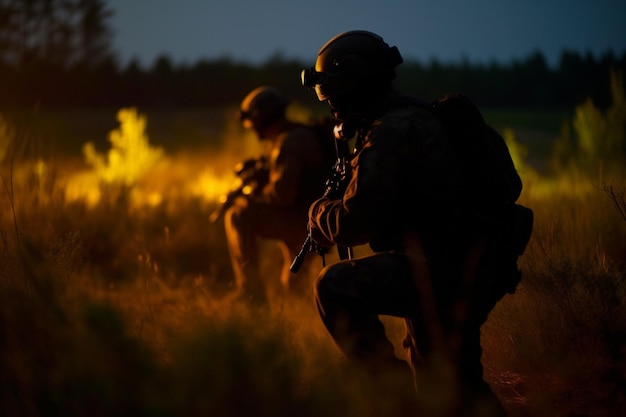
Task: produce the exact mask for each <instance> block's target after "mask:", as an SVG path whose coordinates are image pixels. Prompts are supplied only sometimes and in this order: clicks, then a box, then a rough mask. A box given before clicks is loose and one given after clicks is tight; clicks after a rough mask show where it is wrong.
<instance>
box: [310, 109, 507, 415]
mask: <svg viewBox="0 0 626 417" xmlns="http://www.w3.org/2000/svg"><path fill="white" fill-rule="evenodd" d="M461 157H462V155H457V154H456V153H455V150H454V149H453V148H452V147H451V145H450V143H449V141H448V139H447V137H446V135H445V133H444V132H443V127H442V125H441V123H440V121H439V120H438V119H437V118H436V117H435V116H434V114H433V113H432V112H430V111H428V110H427V109H425V108H423V107H420V106H415V105H402V106H400V107H398V106H393V105H391V104H390V105H389V106H388V111H387V112H386V113H385V114H384V115H383V116H381V117H379V118H378V119H377V120H375V121H374V122H373V123H371V125H370V126H368V127H366V128H365V131H364V132H363V133H362V146H361V147H360V150H358V151H357V152H356V154H355V156H354V158H353V159H352V161H351V167H352V177H351V180H350V182H349V184H348V185H347V189H346V191H345V194H344V196H343V198H342V199H338V200H332V199H329V198H322V199H318V200H317V201H315V202H314V203H313V204H312V205H311V207H310V212H309V217H310V221H309V228H310V233H311V236H312V237H313V239H314V240H315V241H316V242H318V243H320V244H322V245H323V246H330V245H333V244H337V245H342V246H356V245H362V244H369V245H370V247H371V249H372V251H373V254H372V255H369V256H366V257H363V258H357V259H353V260H345V261H341V262H339V263H336V264H333V265H329V266H327V267H325V268H324V269H323V270H322V271H321V273H320V274H319V276H318V279H317V282H316V285H315V286H316V303H317V306H318V309H319V312H320V315H321V318H322V320H323V322H324V324H325V326H326V327H327V329H328V331H329V332H330V334H331V335H332V337H333V338H334V340H335V342H336V343H337V344H338V346H339V347H340V348H341V349H342V350H343V352H344V353H345V354H346V355H347V356H348V357H349V358H351V359H353V360H354V361H356V362H357V363H359V364H360V365H362V367H363V368H364V369H366V370H368V371H369V372H370V374H372V375H374V376H378V375H381V373H382V372H388V371H389V370H390V369H395V370H398V371H399V372H400V373H402V372H403V369H404V370H405V372H406V373H407V374H406V375H405V377H406V378H409V377H410V378H411V380H412V381H413V380H414V382H415V383H416V384H417V388H418V393H419V392H420V389H419V388H420V375H421V373H422V371H423V370H426V369H432V366H434V364H435V363H436V362H435V359H437V358H441V357H444V358H447V360H448V361H451V363H453V364H454V365H453V368H454V369H457V370H458V375H457V376H456V377H455V379H454V381H455V383H458V384H459V385H460V387H461V391H460V398H456V399H455V400H456V401H458V402H459V403H462V404H465V405H467V404H468V403H469V402H470V401H483V400H484V401H486V403H488V404H489V406H492V407H493V408H495V409H496V410H497V411H496V412H495V413H494V415H504V410H503V409H502V407H501V405H500V403H499V401H498V400H497V398H496V397H495V395H493V393H492V392H491V390H490V388H489V386H488V385H487V383H486V382H485V381H484V380H483V368H482V365H481V353H482V350H481V345H480V327H481V325H482V324H483V323H484V322H485V320H486V319H487V315H488V313H489V311H491V309H492V308H493V306H494V305H495V303H496V301H497V300H498V299H499V298H500V297H501V296H503V295H504V293H503V292H499V293H497V294H487V292H486V291H485V290H483V288H487V287H486V285H487V282H486V281H488V280H489V279H495V278H499V276H497V275H498V274H507V275H508V276H513V275H514V278H513V279H515V277H518V271H517V265H516V261H517V257H516V256H512V255H509V254H505V255H504V256H503V254H501V253H499V251H500V249H499V248H500V247H501V246H499V245H498V244H497V243H492V242H497V240H498V239H499V237H498V235H497V234H498V232H497V230H499V229H501V227H500V226H497V225H496V222H498V221H500V220H499V219H500V218H501V217H502V216H504V214H502V215H500V214H499V215H498V216H489V217H487V218H486V219H485V220H479V219H480V218H483V219H484V218H485V217H484V216H483V217H478V216H477V214H478V213H476V211H475V209H474V208H473V207H471V206H470V203H469V202H470V201H472V199H471V196H468V195H467V190H468V189H469V187H467V184H466V183H465V179H464V173H463V172H462V170H461V169H460V168H459V165H460V164H459V163H458V162H459V158H461ZM477 163H479V162H477ZM502 221H504V219H502ZM485 242H489V244H485ZM468 254H469V255H468ZM513 287H514V285H513ZM379 315H389V316H395V317H400V318H404V319H405V323H406V326H407V338H406V339H405V347H406V348H407V350H408V354H409V355H408V359H409V362H410V364H411V365H412V369H413V375H409V374H408V370H409V368H408V367H406V364H404V363H403V362H402V361H401V360H399V359H397V358H396V356H395V354H394V348H393V345H392V343H391V342H390V341H389V340H388V339H387V336H386V333H385V328H384V326H383V323H382V322H381V321H380V319H379ZM424 372H425V371H424ZM405 382H406V381H405Z"/></svg>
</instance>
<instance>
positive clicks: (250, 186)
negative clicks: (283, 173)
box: [209, 157, 269, 223]
mask: <svg viewBox="0 0 626 417" xmlns="http://www.w3.org/2000/svg"><path fill="white" fill-rule="evenodd" d="M235 175H237V177H238V180H239V181H238V182H239V185H238V186H237V187H235V188H234V189H233V190H231V191H229V192H228V193H226V194H222V195H221V196H220V198H219V202H220V206H219V207H218V208H216V209H215V210H214V211H213V213H211V215H210V216H209V221H210V222H211V223H215V222H216V221H217V220H218V219H219V218H220V217H222V216H223V215H224V213H225V212H226V210H228V209H229V208H230V207H231V206H232V205H233V203H234V202H235V200H236V199H237V197H239V196H243V195H250V194H253V193H254V192H256V191H257V190H259V189H261V188H263V187H264V186H265V184H267V183H268V182H269V169H268V167H267V159H266V158H265V157H260V158H250V159H246V160H245V161H242V162H239V163H238V164H237V165H235Z"/></svg>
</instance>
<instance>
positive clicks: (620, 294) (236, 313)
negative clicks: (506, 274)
mask: <svg viewBox="0 0 626 417" xmlns="http://www.w3.org/2000/svg"><path fill="white" fill-rule="evenodd" d="M618 101H619V100H618ZM618 104H619V103H618ZM585 106H586V107H583V108H582V110H581V112H582V113H581V114H587V113H585V112H593V113H594V114H595V116H597V115H598V114H599V115H600V116H601V117H605V116H604V115H603V113H602V112H601V111H600V112H598V111H597V109H595V108H592V107H589V105H588V104H586V105H585ZM623 111H624V110H623V109H622V110H619V109H618V110H611V112H612V113H611V114H618V115H619V114H622V117H623V115H624V114H625V113H620V112H623ZM125 114H126V115H129V114H130V115H131V116H132V117H130V116H129V118H128V119H124V120H134V122H135V123H136V122H138V121H139V122H141V120H143V119H142V118H141V117H142V115H140V114H137V113H132V112H131V113H125ZM607 114H608V113H607ZM595 116H594V117H595ZM581 117H582V116H581ZM611 117H615V116H611ZM234 119H235V118H234V117H233V120H234ZM120 122H121V123H122V126H121V127H120V129H119V130H117V132H127V131H126V130H124V127H123V121H122V120H120ZM226 125H227V126H228V129H227V130H225V131H224V132H223V133H222V134H223V135H224V137H226V138H227V139H228V140H223V139H224V138H213V142H220V141H221V142H227V143H230V145H229V147H228V148H224V149H222V150H220V151H219V152H218V151H217V150H216V148H214V147H210V148H207V149H205V150H202V149H201V148H200V149H195V150H194V153H185V152H184V151H181V152H178V153H172V152H165V151H163V150H160V151H158V152H156V148H155V147H153V146H151V145H150V144H149V142H148V141H147V139H148V138H147V137H146V135H145V131H144V129H145V128H146V126H145V125H141V123H139V124H136V125H135V127H136V128H137V129H136V130H135V131H134V132H135V133H134V134H133V135H131V139H137V138H144V139H146V140H145V141H142V142H140V145H141V146H139V147H136V148H135V149H139V148H141V149H143V151H145V152H148V153H150V155H152V156H156V155H157V154H158V156H159V158H145V159H142V161H144V162H145V164H144V165H142V167H143V169H142V171H141V172H138V171H133V176H125V175H117V176H114V175H109V176H106V175H101V174H103V173H105V172H108V173H111V172H112V167H113V164H117V165H115V166H116V167H117V168H116V169H120V170H121V171H120V172H118V173H119V174H121V173H124V172H125V171H124V169H123V168H120V167H123V166H125V165H124V163H123V162H124V161H123V158H124V153H123V152H120V151H119V149H118V150H117V151H115V152H116V155H117V156H116V157H115V158H117V159H115V162H111V160H107V158H106V157H105V156H104V154H99V153H98V151H97V150H96V149H95V147H93V148H90V149H88V150H87V154H86V156H88V157H87V159H86V160H85V163H84V164H82V165H81V164H76V163H75V162H73V163H71V164H70V163H67V164H65V163H63V161H62V160H61V162H60V163H59V161H58V160H57V161H46V160H42V159H39V160H36V159H35V160H33V159H29V158H21V159H20V158H18V157H16V155H17V154H16V153H15V152H13V153H12V151H11V150H12V149H16V148H19V147H21V146H23V144H21V145H20V146H16V142H20V141H22V142H23V141H26V140H27V139H28V140H31V138H28V137H16V136H13V137H11V139H10V140H9V139H4V142H2V140H3V139H2V136H0V145H1V144H3V143H5V144H7V143H9V142H12V144H8V145H7V146H5V147H4V148H3V149H6V152H5V156H4V161H3V164H2V171H1V174H2V185H3V190H2V193H1V194H0V199H1V201H2V204H1V205H0V207H2V210H1V211H0V237H1V240H0V249H1V250H0V323H1V327H0V370H1V372H0V386H1V388H2V389H0V415H3V416H51V415H58V416H83V415H89V416H126V415H128V416H138V415H141V416H200V415H202V416H205V415H219V416H240V415H255V416H294V415H297V416H305V417H306V416H321V415H324V416H347V417H349V416H361V417H362V416H372V417H373V416H380V415H392V414H393V413H398V414H399V413H401V412H402V410H403V407H404V400H406V399H404V398H392V397H384V398H383V397H380V396H379V395H377V394H378V393H377V392H376V390H375V387H373V386H371V385H368V383H367V382H366V381H365V380H363V379H361V378H360V375H359V373H358V371H356V370H354V369H353V368H352V367H351V366H350V364H348V363H346V360H345V358H343V357H342V355H341V354H340V353H339V351H338V350H337V349H336V347H335V346H334V345H333V344H332V342H331V340H330V338H329V337H328V335H327V334H326V332H325V330H324V328H323V326H322V324H321V322H320V321H319V318H318V316H317V313H316V310H315V307H314V305H313V301H312V300H311V299H307V298H298V297H294V296H288V295H286V294H283V293H282V292H281V289H280V285H279V283H278V282H275V280H274V279H273V278H274V277H278V269H277V267H276V264H277V262H276V260H277V256H279V255H278V252H277V250H276V248H274V247H273V246H272V245H270V244H267V245H266V246H264V247H263V251H264V254H265V255H266V256H265V263H264V265H263V268H264V271H265V276H266V279H267V284H268V287H269V289H270V292H271V300H272V304H271V306H270V308H269V309H268V310H267V311H263V310H257V309H256V308H254V307H250V306H249V305H247V304H245V303H243V302H241V301H238V300H237V299H233V298H231V297H230V295H231V291H232V280H233V278H232V273H231V271H230V264H229V261H228V254H227V250H226V247H225V241H224V236H223V230H222V225H221V224H220V223H217V224H211V223H210V222H209V221H208V216H209V214H210V213H211V211H212V209H213V208H214V205H215V204H216V197H217V195H218V194H219V193H220V192H222V191H225V190H226V189H227V188H228V186H229V184H230V180H231V179H232V173H231V171H230V168H231V167H232V166H234V163H235V162H236V161H237V159H239V158H241V157H242V154H246V153H252V152H253V151H255V149H254V146H256V145H255V144H254V141H253V140H251V139H250V138H249V137H246V136H245V132H243V131H240V130H237V129H238V128H237V127H236V126H234V125H228V123H227V124H226ZM137 126H139V127H140V128H139V127H137ZM576 129H578V131H580V132H582V131H581V130H580V129H584V124H583V123H578V127H577V128H575V129H574V131H577V130H576ZM10 131H11V129H10V127H9V126H7V127H6V129H4V130H3V129H0V132H10ZM123 136H124V135H123V134H122V135H117V136H116V135H115V134H114V135H113V137H115V138H118V139H119V138H121V137H123ZM4 137H5V138H9V137H10V135H9V134H5V136H4ZM235 137H239V138H244V139H242V140H241V141H240V142H236V143H235V144H233V143H234V140H233V139H234V138H235ZM600 139H601V137H597V140H598V141H599V140H600ZM129 140H130V139H129ZM507 141H508V142H509V146H511V148H514V149H519V151H516V155H515V157H516V158H518V159H517V161H518V166H520V167H521V166H523V167H524V169H522V170H521V172H522V177H523V179H524V183H525V189H524V192H523V194H522V199H521V202H522V203H523V204H525V205H527V206H529V207H532V208H533V209H534V210H535V215H536V223H535V231H534V234H533V237H532V239H531V242H530V244H529V247H528V249H527V252H526V254H525V255H524V256H523V258H522V261H521V267H522V270H523V274H524V275H523V280H522V283H521V284H520V286H519V288H518V290H517V292H516V293H515V294H513V295H509V296H506V297H505V298H504V299H503V300H502V302H501V303H500V304H498V306H497V307H496V309H495V310H494V311H493V312H492V314H491V316H490V318H489V321H488V322H487V323H486V324H485V326H484V329H483V330H484V332H483V343H484V356H483V363H484V364H485V369H486V379H487V380H488V382H489V383H490V384H491V385H492V386H493V388H494V390H495V391H496V393H497V394H498V395H499V396H500V398H501V399H502V401H503V402H504V404H505V405H506V407H507V409H508V410H509V412H510V415H511V416H514V417H526V416H533V417H543V416H546V417H548V416H550V417H552V416H575V415H576V416H594V417H595V416H606V417H608V416H616V415H619V414H618V413H619V412H620V411H621V410H623V409H624V406H625V405H626V404H625V398H624V390H625V389H626V361H625V359H624V358H626V257H625V256H624V255H625V254H626V239H625V237H626V219H624V217H623V213H620V211H619V210H618V209H617V207H619V203H620V197H621V198H622V200H621V202H622V204H623V197H624V194H623V192H621V191H620V190H623V188H620V187H623V184H625V181H626V177H625V176H624V172H623V171H620V170H619V166H620V163H617V164H612V160H611V159H610V158H608V156H607V155H606V154H601V153H599V154H601V156H599V157H594V159H593V160H591V161H590V160H584V161H582V160H581V159H580V158H579V157H580V152H579V150H577V149H576V146H570V148H568V149H569V153H567V155H564V154H560V155H558V157H554V159H558V160H559V161H561V162H562V163H560V164H553V165H552V168H553V171H552V172H550V173H549V174H545V173H541V174H540V173H538V172H536V171H535V170H534V169H533V167H532V165H530V164H526V165H524V164H525V163H526V159H525V157H526V156H525V154H524V152H527V153H528V154H532V151H533V150H532V149H524V148H523V147H522V146H521V144H519V143H516V142H515V133H514V132H512V131H511V132H509V133H508V134H507ZM564 141H569V142H572V143H573V144H574V145H576V144H578V143H579V142H578V141H577V139H575V138H565V139H563V140H562V142H564ZM562 142H561V143H562ZM116 143H117V145H116ZM125 143H126V142H124V141H122V142H115V141H112V144H111V145H112V148H111V149H112V150H115V149H116V148H115V147H116V146H118V148H119V147H120V146H121V148H122V149H124V146H125ZM138 143H139V142H138ZM592 143H593V142H592ZM516 145H517V146H518V148H515V146H516ZM622 145H623V143H622ZM611 146H613V145H611ZM555 149H557V148H555ZM558 149H563V148H562V147H560V148H558ZM115 152H114V153H115ZM161 152H163V153H161ZM555 152H556V151H555ZM559 152H561V151H559ZM543 157H544V158H546V159H549V157H550V156H549V155H544V156H543ZM130 158H131V159H132V158H137V155H135V156H131V157H130ZM564 161H565V162H564ZM622 161H623V160H622ZM55 162H56V164H55ZM128 162H132V160H129V161H128ZM128 166H132V164H129V165H128ZM600 167H602V169H600ZM607 167H610V170H609V169H608V168H607ZM608 174H610V178H611V181H610V182H609V181H607V178H608V177H607V175H608ZM603 185H604V186H607V185H610V186H612V187H613V188H610V190H613V191H614V193H613V194H611V193H608V192H607V188H606V187H603ZM620 192H621V194H620ZM616 204H617V205H616ZM329 261H330V262H332V261H333V259H332V258H331V259H329ZM320 262H321V261H320ZM320 265H321V263H320ZM315 272H316V271H315V270H312V271H310V273H308V274H305V275H304V276H299V277H298V278H299V279H305V280H308V281H309V283H310V282H311V280H312V278H313V275H314V274H315ZM384 319H385V321H386V322H387V323H388V324H389V326H390V327H389V332H390V336H391V337H392V338H393V339H394V341H395V342H399V340H400V339H401V337H402V335H403V334H402V333H403V328H402V325H401V323H399V322H398V321H395V320H394V319H390V318H384ZM397 351H398V354H399V355H402V354H403V352H402V348H401V347H400V346H399V344H398V349H397ZM433 414H437V413H433Z"/></svg>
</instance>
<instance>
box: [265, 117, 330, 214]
mask: <svg viewBox="0 0 626 417" xmlns="http://www.w3.org/2000/svg"><path fill="white" fill-rule="evenodd" d="M311 135H312V133H311V132H310V131H308V130H306V129H294V130H291V131H289V132H286V133H284V134H283V136H282V137H281V138H279V146H278V147H277V148H276V149H274V151H273V153H272V155H271V158H270V178H269V183H268V184H267V186H266V187H265V188H264V190H263V195H262V198H263V200H264V201H265V202H266V203H268V204H272V205H274V206H277V207H287V206H293V205H294V204H295V203H296V199H297V197H298V193H299V191H300V190H299V188H300V186H301V183H302V176H303V172H304V170H305V167H306V166H307V165H309V163H308V159H310V158H313V157H317V156H316V155H317V154H318V153H319V152H317V153H316V152H315V150H314V149H312V148H311V147H312V145H314V144H315V137H311Z"/></svg>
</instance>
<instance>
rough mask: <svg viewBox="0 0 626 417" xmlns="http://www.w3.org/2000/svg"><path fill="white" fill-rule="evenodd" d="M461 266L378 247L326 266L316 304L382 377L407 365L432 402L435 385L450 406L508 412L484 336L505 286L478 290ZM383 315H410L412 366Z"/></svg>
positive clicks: (339, 336) (354, 353) (330, 326)
mask: <svg viewBox="0 0 626 417" xmlns="http://www.w3.org/2000/svg"><path fill="white" fill-rule="evenodd" d="M453 273H454V274H457V273H459V274H461V273H460V272H459V271H455V270H454V268H450V267H449V265H448V266H446V267H442V268H441V269H440V270H439V271H437V270H436V268H432V267H428V266H427V265H426V261H425V258H424V257H420V256H417V257H416V256H407V255H405V254H402V253H394V252H383V253H375V254H373V255H369V256H366V257H362V258H357V259H352V260H345V261H341V262H339V263H336V264H332V265H329V266H327V267H325V268H324V269H323V270H322V271H321V272H320V274H319V276H318V278H317V281H316V283H315V297H316V304H317V308H318V311H319V314H320V317H321V319H322V321H323V323H324V325H325V326H326V328H327V330H328V332H329V333H330V335H331V336H332V337H333V339H334V341H335V342H336V344H337V346H338V347H339V348H340V349H341V350H342V351H343V352H344V353H345V355H346V356H347V357H348V358H349V359H351V360H352V361H354V362H355V363H356V364H358V365H360V367H361V368H362V369H364V370H366V371H367V373H368V374H369V375H371V376H372V377H373V378H374V379H380V375H381V374H382V373H384V372H385V371H386V370H389V369H396V370H397V369H399V368H401V367H404V368H406V369H410V370H411V371H412V375H411V376H412V379H411V381H410V382H408V381H409V380H408V378H405V382H406V383H408V384H413V386H414V388H415V393H416V396H417V399H418V400H419V401H418V403H422V404H424V403H428V402H431V403H432V401H433V395H432V394H433V390H435V391H436V393H437V396H439V399H440V401H441V403H442V404H443V405H442V406H444V407H451V406H453V407H457V408H458V409H459V410H466V409H467V408H466V407H474V406H475V407H479V406H485V407H487V408H490V409H491V410H492V412H490V413H484V415H489V416H492V415H493V416H504V415H506V413H505V411H504V408H503V407H502V405H501V404H500V402H499V400H498V398H497V397H496V396H495V395H494V393H493V392H492V391H491V389H490V387H489V385H488V384H487V383H486V382H485V381H484V379H483V367H482V363H481V355H482V348H481V344H480V328H481V325H482V324H483V323H484V322H485V321H486V319H487V315H488V314H489V312H490V311H491V310H492V308H493V307H494V305H495V303H496V302H497V300H498V299H499V298H500V297H501V296H502V295H504V294H502V295H500V296H497V295H489V296H485V295H484V294H482V295H481V294H478V291H477V289H478V288H479V285H477V282H476V280H473V279H471V277H463V276H462V274H461V276H460V277H459V278H454V279H452V278H450V274H453ZM446 274H448V276H446ZM431 275H432V276H433V277H432V278H431ZM381 315H382V316H393V317H398V318H402V319H404V321H405V324H406V329H407V333H406V338H405V339H404V343H403V346H404V348H405V349H406V351H407V357H406V362H408V365H409V366H407V363H406V362H405V363H401V362H402V361H401V360H400V359H399V358H397V357H396V355H395V352H394V345H393V344H392V342H391V341H390V340H389V339H388V337H387V334H386V331H385V327H384V324H383V322H382V321H381V320H380V316H381ZM446 415H447V414H446ZM451 415H453V414H451ZM463 415H472V414H470V413H465V414H463Z"/></svg>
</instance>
